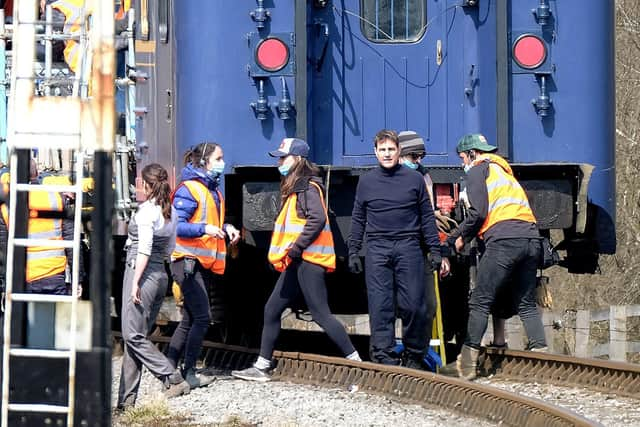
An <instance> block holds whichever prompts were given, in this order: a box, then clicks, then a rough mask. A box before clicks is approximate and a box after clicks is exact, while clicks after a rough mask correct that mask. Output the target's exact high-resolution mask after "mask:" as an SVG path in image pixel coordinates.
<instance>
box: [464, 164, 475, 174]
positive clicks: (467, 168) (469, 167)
mask: <svg viewBox="0 0 640 427" xmlns="http://www.w3.org/2000/svg"><path fill="white" fill-rule="evenodd" d="M472 167H473V165H464V173H468V172H469V170H471V168H472Z"/></svg>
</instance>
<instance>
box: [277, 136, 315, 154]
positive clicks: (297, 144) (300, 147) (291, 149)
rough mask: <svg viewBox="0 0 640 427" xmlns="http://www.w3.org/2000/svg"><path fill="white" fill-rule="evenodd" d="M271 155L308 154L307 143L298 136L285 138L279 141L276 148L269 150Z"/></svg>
mask: <svg viewBox="0 0 640 427" xmlns="http://www.w3.org/2000/svg"><path fill="white" fill-rule="evenodd" d="M269 155H270V156H271V157H284V156H288V155H292V156H301V157H308V156H309V144H307V143H306V142H304V141H303V140H302V139H300V138H285V139H283V140H282V142H281V143H280V146H279V147H278V149H277V150H273V151H269Z"/></svg>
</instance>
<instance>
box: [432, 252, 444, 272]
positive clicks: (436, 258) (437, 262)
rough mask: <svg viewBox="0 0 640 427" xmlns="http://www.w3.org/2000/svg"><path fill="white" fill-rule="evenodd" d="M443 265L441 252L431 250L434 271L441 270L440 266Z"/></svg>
mask: <svg viewBox="0 0 640 427" xmlns="http://www.w3.org/2000/svg"><path fill="white" fill-rule="evenodd" d="M441 265H442V255H440V252H437V253H436V252H431V268H432V269H433V271H440V266H441Z"/></svg>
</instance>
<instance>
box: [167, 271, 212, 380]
mask: <svg viewBox="0 0 640 427" xmlns="http://www.w3.org/2000/svg"><path fill="white" fill-rule="evenodd" d="M171 273H172V274H173V278H174V280H175V281H176V282H178V284H179V285H180V289H181V290H182V296H183V297H184V307H183V308H182V320H181V321H180V324H178V327H177V328H176V330H175V332H174V333H173V336H172V337H171V342H170V343H169V350H168V351H167V357H168V358H169V360H170V361H171V363H173V365H174V366H178V362H179V361H180V356H181V355H182V353H183V352H184V369H185V370H187V369H190V368H193V367H195V365H196V360H198V356H199V355H200V352H201V351H202V341H203V340H204V336H205V334H206V333H207V330H208V329H209V321H210V318H211V311H210V307H209V296H208V294H207V286H214V283H213V281H214V277H215V275H214V274H213V273H212V272H211V271H209V270H205V269H204V268H202V266H201V265H200V263H199V262H196V268H195V272H194V274H190V275H185V274H184V260H183V259H180V260H178V261H176V262H173V263H171Z"/></svg>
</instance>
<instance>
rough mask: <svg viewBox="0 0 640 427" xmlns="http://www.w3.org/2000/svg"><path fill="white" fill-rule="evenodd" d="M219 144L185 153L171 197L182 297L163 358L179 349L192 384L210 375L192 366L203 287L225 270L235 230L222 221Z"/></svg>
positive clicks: (205, 302)
mask: <svg viewBox="0 0 640 427" xmlns="http://www.w3.org/2000/svg"><path fill="white" fill-rule="evenodd" d="M223 155H224V154H223V152H222V147H220V145H218V144H216V143H213V142H203V143H201V144H199V145H196V146H195V147H192V149H191V150H189V151H188V152H187V153H186V155H185V167H184V169H182V177H181V182H180V184H179V185H178V187H177V188H176V190H175V193H174V195H173V207H174V208H175V209H176V212H177V214H178V228H177V232H176V235H177V237H176V248H175V250H174V251H173V254H172V256H171V259H172V262H171V272H172V273H173V278H174V280H175V281H176V282H178V284H179V285H180V289H181V291H182V295H183V297H184V307H183V310H182V320H181V321H180V324H179V325H178V327H177V328H176V330H175V332H174V334H173V336H172V337H171V343H170V344H169V351H168V353H167V357H168V358H169V360H171V361H172V362H173V364H174V366H177V365H178V361H179V360H180V357H181V356H182V355H183V353H184V367H183V372H184V378H185V379H186V380H187V382H188V383H189V385H190V386H191V388H195V387H200V386H203V385H207V384H209V383H210V382H212V381H213V377H205V376H201V375H197V374H196V372H195V365H196V360H197V358H198V355H199V354H200V351H201V350H202V340H203V339H204V335H205V333H206V332H207V329H208V328H209V322H210V320H211V313H210V310H211V308H210V306H209V295H208V292H207V288H208V287H210V286H216V283H215V282H216V280H217V279H216V276H219V275H222V274H223V273H224V268H225V258H226V252H227V249H226V242H225V239H226V238H227V237H229V241H230V243H231V244H232V245H235V244H236V243H237V242H238V240H239V239H240V232H239V231H238V230H237V229H236V228H235V227H234V226H232V225H231V224H225V223H224V198H223V197H222V193H221V192H220V190H219V188H218V187H219V182H220V178H221V176H222V172H223V171H224V160H223Z"/></svg>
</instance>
